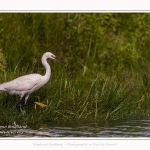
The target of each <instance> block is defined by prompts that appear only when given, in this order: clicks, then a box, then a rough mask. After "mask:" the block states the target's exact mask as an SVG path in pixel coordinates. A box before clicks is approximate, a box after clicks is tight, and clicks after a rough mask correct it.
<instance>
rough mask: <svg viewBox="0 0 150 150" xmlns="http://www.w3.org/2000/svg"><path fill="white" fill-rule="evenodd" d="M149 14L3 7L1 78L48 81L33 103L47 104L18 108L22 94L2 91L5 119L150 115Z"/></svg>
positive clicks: (0, 119) (1, 120)
mask: <svg viewBox="0 0 150 150" xmlns="http://www.w3.org/2000/svg"><path fill="white" fill-rule="evenodd" d="M149 17H150V14H149V13H142V14H138V13H136V14H130V13H125V14H123V13H88V14H84V13H1V14H0V83H3V82H6V81H10V80H12V79H14V78H16V77H19V76H22V75H26V74H30V73H39V74H42V75H44V73H45V68H44V67H43V66H42V64H41V57H42V54H43V53H44V52H46V51H50V52H52V53H54V54H55V55H56V56H57V57H59V58H61V59H62V60H63V61H65V62H66V65H62V64H59V63H58V62H54V61H52V60H50V61H48V62H49V63H50V64H51V67H52V76H51V79H50V81H49V82H48V83H47V84H46V85H45V86H44V87H42V88H41V89H39V90H38V91H36V92H34V93H32V94H31V95H30V97H29V99H28V102H29V103H30V102H35V101H39V102H42V103H44V104H46V105H47V107H46V108H40V107H39V106H37V109H36V110H35V109H34V105H30V106H27V107H26V110H25V111H26V115H25V116H23V115H22V113H21V112H20V111H18V110H17V109H16V104H17V100H19V97H17V96H11V95H9V94H8V93H0V124H7V125H8V124H12V123H13V122H14V121H16V122H17V123H20V124H24V123H41V122H47V121H66V120H104V121H107V120H123V119H132V118H140V117H146V116H149V115H150V89H149V87H150V69H149V68H150V67H149V65H150V51H149V49H150V48H149V47H150V44H149V43H150V41H149V39H150V32H149V31H150V30H149V28H150V26H149V25H150V23H149V21H150V19H149Z"/></svg>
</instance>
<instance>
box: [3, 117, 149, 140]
mask: <svg viewBox="0 0 150 150" xmlns="http://www.w3.org/2000/svg"><path fill="white" fill-rule="evenodd" d="M0 137H100V138H109V137H150V119H146V120H133V121H128V122H75V121H74V122H65V123H47V124H42V125H37V126H16V127H14V126H0Z"/></svg>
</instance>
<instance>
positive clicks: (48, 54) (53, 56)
mask: <svg viewBox="0 0 150 150" xmlns="http://www.w3.org/2000/svg"><path fill="white" fill-rule="evenodd" d="M43 57H46V58H51V59H55V60H57V61H59V62H61V63H63V64H64V62H63V61H62V60H60V59H59V58H57V57H56V56H55V55H54V54H52V53H51V52H46V53H45V54H44V55H43Z"/></svg>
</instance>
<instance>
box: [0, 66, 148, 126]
mask: <svg viewBox="0 0 150 150" xmlns="http://www.w3.org/2000/svg"><path fill="white" fill-rule="evenodd" d="M126 80H127V79H126ZM126 80H124V78H122V79H121V78H120V79H117V78H116V77H105V78H101V76H100V75H98V76H97V77H96V78H94V79H89V78H88V77H87V76H84V75H82V76H80V78H78V77H69V76H68V74H67V71H66V70H65V69H63V67H62V69H60V71H59V72H52V77H51V79H50V81H49V82H48V83H47V84H46V85H45V86H44V87H42V88H41V89H39V90H38V91H36V92H34V93H32V94H31V95H30V97H29V99H28V103H30V102H35V101H39V102H41V103H44V104H46V107H45V108H42V107H40V106H37V108H36V109H34V105H30V106H27V107H26V108H25V112H26V114H25V116H23V114H22V113H21V112H20V110H17V109H16V104H17V101H16V100H19V97H17V96H11V95H9V94H8V93H1V95H0V99H1V103H0V112H1V117H0V122H1V123H2V124H12V122H13V121H16V122H18V123H20V124H24V123H29V124H33V123H41V122H49V121H68V120H95V121H96V120H97V121H99V120H103V121H107V120H124V119H132V118H140V117H146V116H149V115H150V109H149V106H150V101H149V92H147V91H146V89H145V88H144V86H143V85H142V81H140V80H137V79H134V80H131V81H130V82H127V81H126ZM128 80H129V79H128ZM137 82H138V84H137Z"/></svg>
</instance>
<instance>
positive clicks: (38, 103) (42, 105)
mask: <svg viewBox="0 0 150 150" xmlns="http://www.w3.org/2000/svg"><path fill="white" fill-rule="evenodd" d="M34 103H35V105H34V109H36V106H37V105H39V106H41V107H46V105H45V104H43V103H40V102H34Z"/></svg>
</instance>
